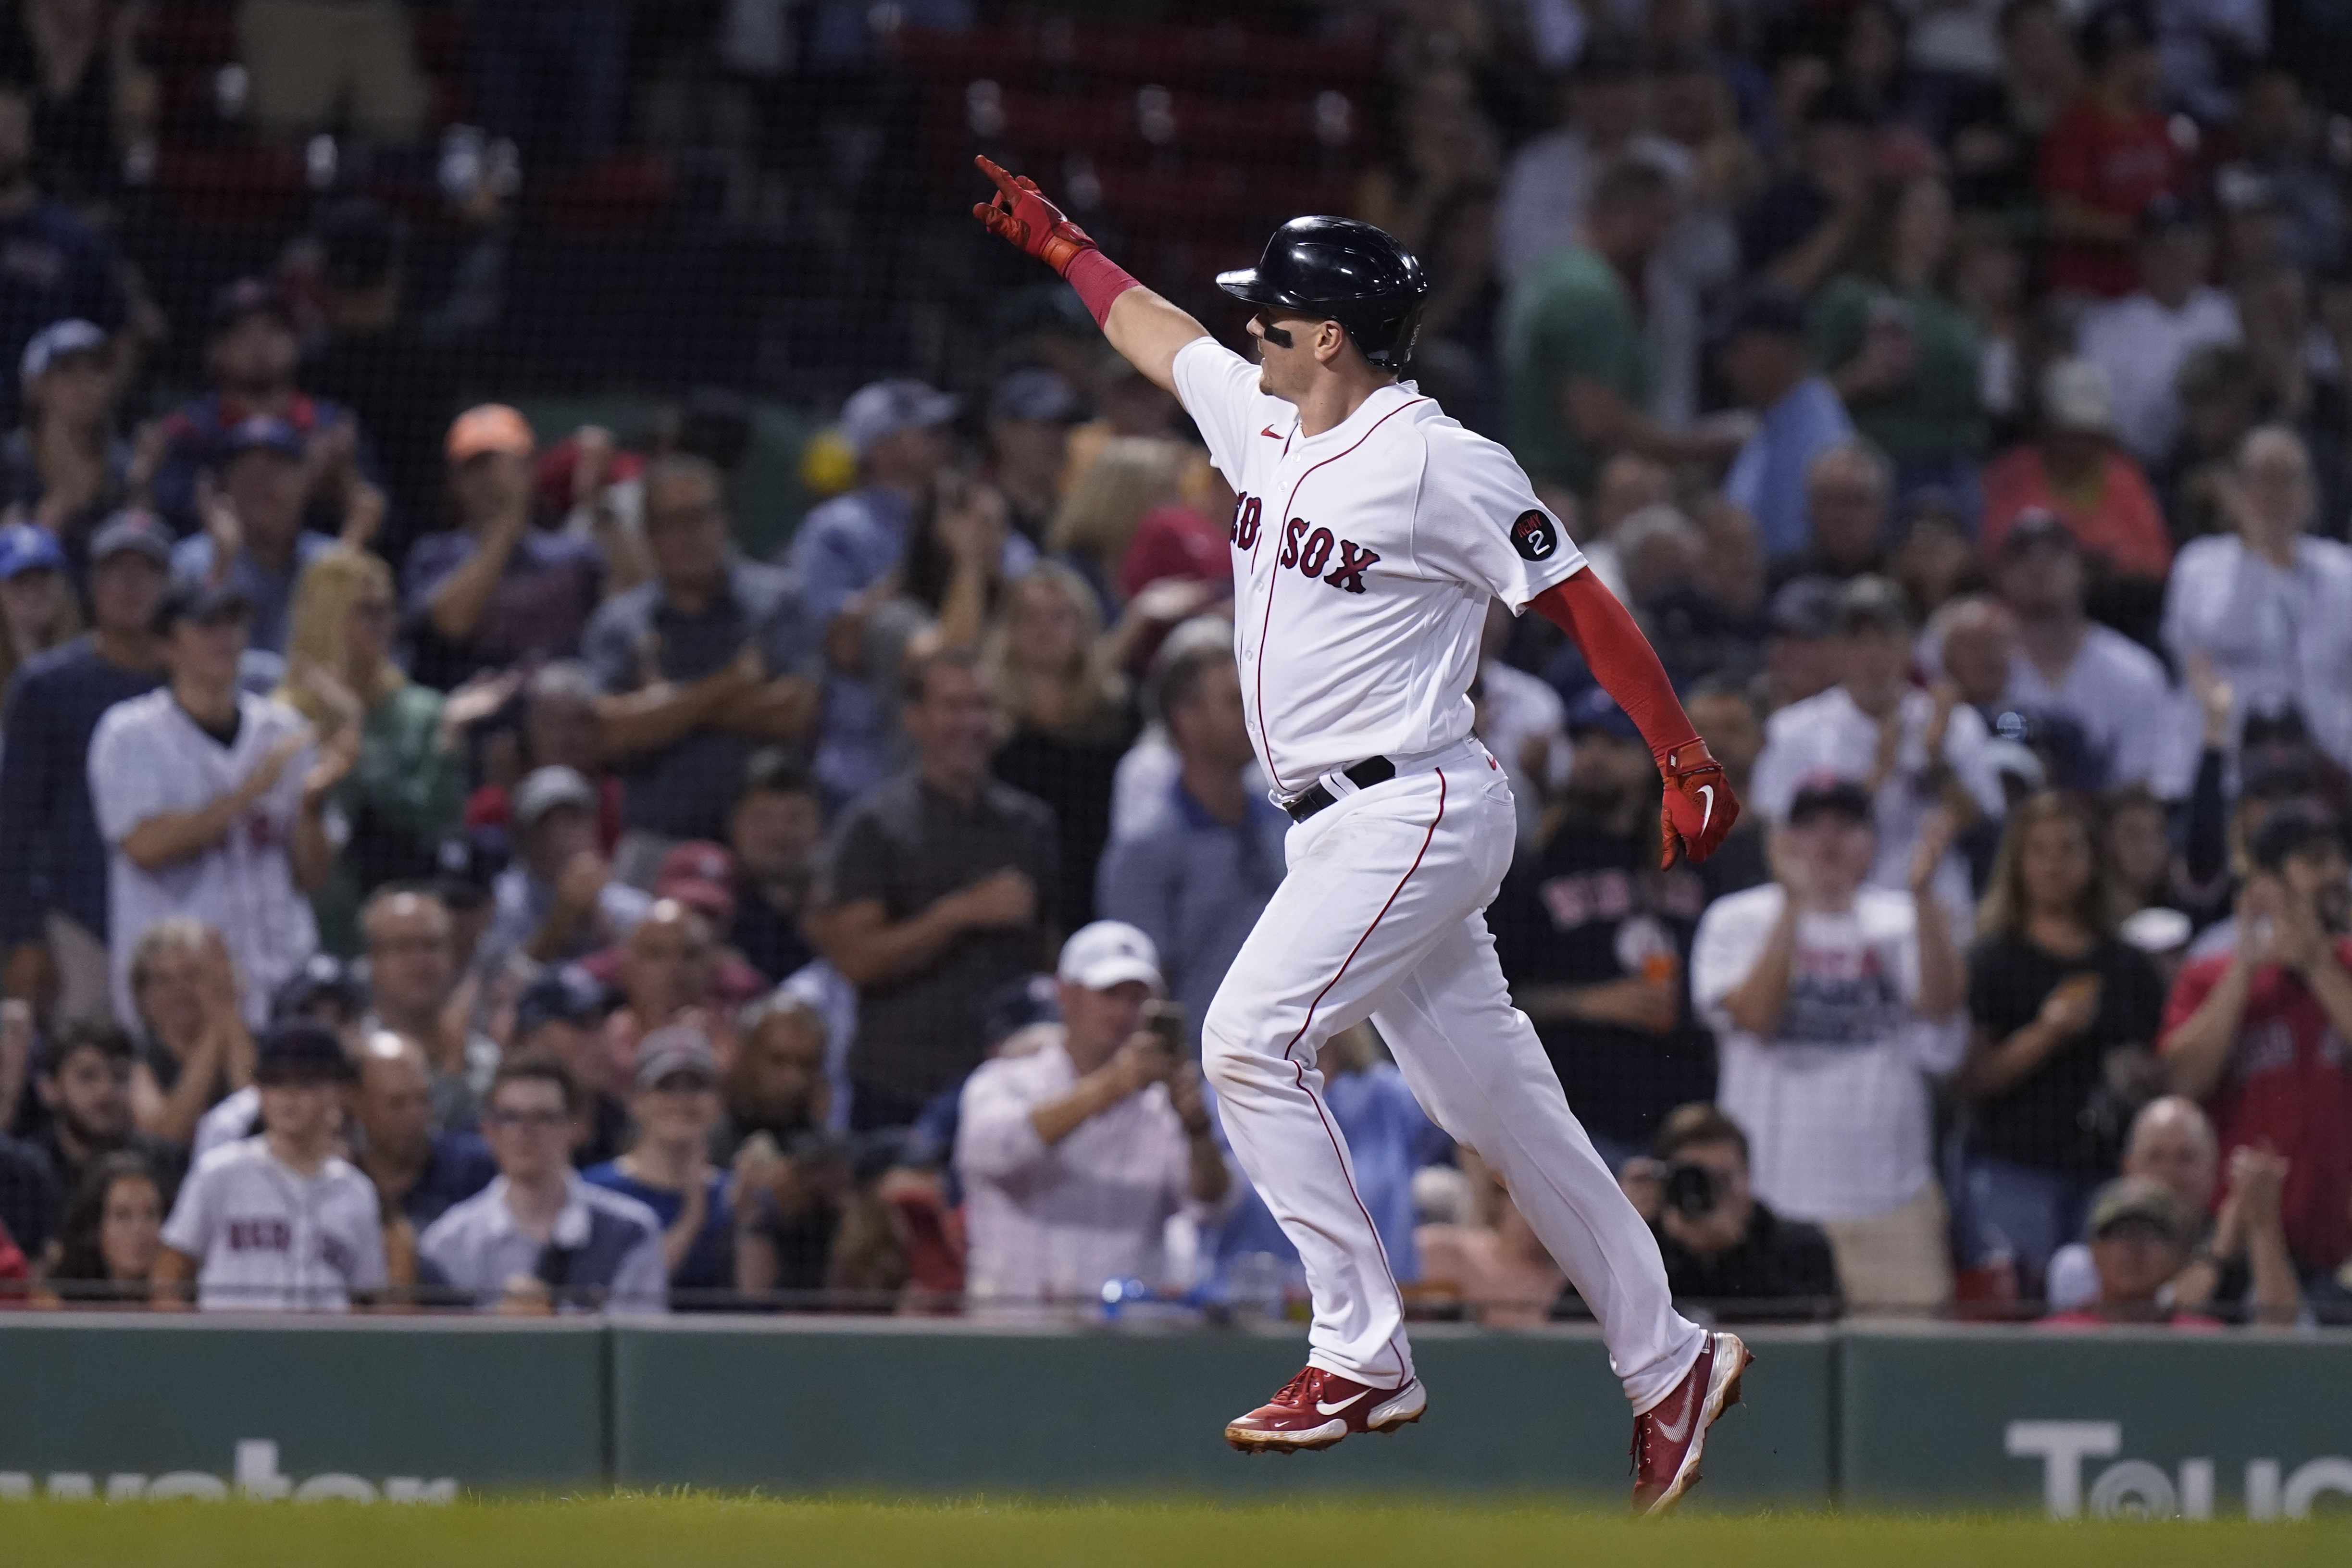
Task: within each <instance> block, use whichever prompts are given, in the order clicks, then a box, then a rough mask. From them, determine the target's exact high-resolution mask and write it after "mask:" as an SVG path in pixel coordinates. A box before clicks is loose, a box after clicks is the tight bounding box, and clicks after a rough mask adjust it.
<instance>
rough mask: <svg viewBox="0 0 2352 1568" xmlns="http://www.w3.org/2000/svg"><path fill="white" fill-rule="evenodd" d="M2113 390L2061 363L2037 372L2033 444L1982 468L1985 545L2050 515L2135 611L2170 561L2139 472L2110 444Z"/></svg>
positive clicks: (2078, 366) (2086, 367) (2099, 374)
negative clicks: (2032, 517) (2026, 517)
mask: <svg viewBox="0 0 2352 1568" xmlns="http://www.w3.org/2000/svg"><path fill="white" fill-rule="evenodd" d="M2115 432H2116V417H2115V393H2114V389H2113V387H2112V386H2111V385H2110V384H2109V383H2108V381H2107V373H2106V372H2105V371H2104V370H2101V369H2100V368H2099V367H2098V366H2097V365H2095V364H2093V363H2091V362H2090V361H2088V360H2084V359H2066V360H2060V361H2058V362H2057V363H2053V364H2052V365H2051V366H2050V367H2049V369H2047V370H2045V371H2044V372H2042V417H2041V422H2040V424H2039V425H2038V426H2036V428H2035V432H2034V437H2033V439H2032V441H2029V442H2025V443H2021V444H2020V445H2018V446H2015V447H2011V448H2010V449H2009V450H2008V451H2006V452H2003V453H2002V454H2001V455H2000V457H1998V458H1994V459H1993V460H1992V461H1991V462H1990V463H1989V464H1987V465H1986V466H1985V471H1984V489H1985V515H1984V528H1983V531H1982V539H1983V543H1984V547H1985V548H1986V549H1987V550H1989V551H1998V550H1999V549H2000V545H2001V541H2002V539H2003V538H2005V537H2006V536H2007V535H2008V533H2009V530H2010V525H2011V524H2012V523H2014V522H2015V521H2017V520H2018V518H2019V517H2020V516H2021V515H2022V514H2023V513H2025V512H2026V511H2028V510H2033V509H2036V508H2038V509H2040V510H2043V511H2048V512H2053V513H2055V514H2056V515H2057V517H2058V520H2059V521H2061V522H2063V523H2064V524H2065V525H2066V526H2067V528H2068V529H2070V530H2071V531H2073V532H2074V538H2075V540H2076V541H2077V542H2079V543H2080V544H2081V545H2082V547H2083V553H2084V556H2085V557H2086V558H2087V559H2088V560H2089V561H2090V562H2091V563H2093V568H2094V573H2095V580H2096V581H2099V582H2102V583H2104V584H2111V586H2110V587H2109V588H2108V590H2107V591H2108V595H2109V596H2110V597H2112V596H2114V595H2116V594H2117V593H2124V592H2128V593H2129V594H2130V595H2131V606H2132V608H2133V610H2134V611H2135V613H2136V614H2137V611H2138V610H2139V609H2140V607H2141V606H2140V605H2139V603H2138V601H2139V600H2140V599H2142V598H2146V597H2148V596H2150V595H2152V594H2153V593H2154V591H2155V589H2156V586H2157V585H2158V584H2161V583H2162V582H2163V580H2164V574H2165V573H2166V572H2167V571H2168V570H2169V569H2170V567H2171V565H2172V541H2171V537H2170V536H2169V534H2168V533H2167V531H2166V530H2165V526H2164V517H2163V514H2162V513H2161V512H2159V511H2158V510H2157V505H2156V495H2155V492H2154V491H2152V490H2150V489H2148V486H2147V475H2146V474H2144V473H2143V472H2142V471H2141V470H2140V466H2139V465H2138V464H2137V463H2135V462H2133V461H2132V459H2131V458H2130V457H2129V456H2128V455H2127V454H2126V453H2125V452H2124V451H2122V450H2121V449H2120V448H2118V447H2116V445H2115V439H2114V437H2115Z"/></svg>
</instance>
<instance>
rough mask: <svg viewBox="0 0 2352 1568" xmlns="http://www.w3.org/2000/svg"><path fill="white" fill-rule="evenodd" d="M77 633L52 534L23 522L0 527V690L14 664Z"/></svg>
mask: <svg viewBox="0 0 2352 1568" xmlns="http://www.w3.org/2000/svg"><path fill="white" fill-rule="evenodd" d="M80 630H81V615H80V612H79V610H78V609H77V608H76V606H75V605H74V595H73V585H72V584H69V583H68V582H67V581H66V552H65V551H64V550H63V549H61V548H60V547H59V546H58V540H57V535H55V534H53V533H51V532H50V531H48V530H47V529H46V528H37V527H35V526H34V525H33V524H31V523H29V522H12V523H8V524H5V525H0V691H5V690H6V689H7V686H8V682H9V680H10V679H11V678H13V677H14V676H15V675H16V668H17V667H18V666H19V665H24V664H29V663H31V662H32V661H33V660H34V659H36V658H39V657H40V656H41V655H43V654H45V653H47V652H48V651H49V650H50V649H51V648H53V647H58V646H60V645H61V644H64V643H67V642H69V641H71V640H72V639H73V637H74V636H75V634H77V633H79V631H80Z"/></svg>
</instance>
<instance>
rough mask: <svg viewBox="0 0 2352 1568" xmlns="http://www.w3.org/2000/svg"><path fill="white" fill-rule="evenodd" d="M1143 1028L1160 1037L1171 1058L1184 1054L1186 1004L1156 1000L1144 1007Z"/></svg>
mask: <svg viewBox="0 0 2352 1568" xmlns="http://www.w3.org/2000/svg"><path fill="white" fill-rule="evenodd" d="M1143 1026H1144V1027H1145V1028H1147V1029H1149V1030H1150V1031H1151V1032H1152V1033H1153V1034H1155V1035H1157V1036H1159V1037H1160V1044H1161V1045H1163V1046H1166V1047H1168V1053H1169V1055H1171V1056H1177V1057H1181V1056H1182V1055H1183V1054H1184V1004H1183V1003H1181V1002H1169V1001H1164V1000H1154V1001H1150V1002H1146V1003H1145V1004H1144V1005H1143Z"/></svg>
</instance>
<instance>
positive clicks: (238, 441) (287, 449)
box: [221, 414, 309, 462]
mask: <svg viewBox="0 0 2352 1568" xmlns="http://www.w3.org/2000/svg"><path fill="white" fill-rule="evenodd" d="M221 446H222V450H223V451H224V452H226V454H227V455H228V456H229V457H232V458H234V457H236V455H237V454H238V453H240V452H252V451H270V452H276V453H278V454H279V455H280V456H282V457H288V458H294V459H295V460H297V461H298V462H299V460H300V459H301V458H303V457H304V455H305V454H306V453H307V452H308V451H309V447H307V446H306V445H305V444H304V442H303V440H302V432H300V431H299V430H297V429H295V428H294V426H292V425H290V424H289V423H287V422H286V421H285V420H283V419H280V418H278V416H276V415H274V414H257V415H255V416H253V417H252V418H250V419H246V420H241V421H239V422H238V423H237V424H236V425H233V426H230V427H229V432H228V435H227V436H226V437H225V438H224V439H223V441H222V443H221Z"/></svg>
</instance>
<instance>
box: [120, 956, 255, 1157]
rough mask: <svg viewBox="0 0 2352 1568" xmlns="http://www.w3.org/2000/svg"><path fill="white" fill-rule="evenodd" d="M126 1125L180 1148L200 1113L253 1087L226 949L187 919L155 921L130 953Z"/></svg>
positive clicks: (249, 1039) (249, 1037)
mask: <svg viewBox="0 0 2352 1568" xmlns="http://www.w3.org/2000/svg"><path fill="white" fill-rule="evenodd" d="M131 1003H132V1006H131V1010H130V1012H129V1013H128V1014H127V1016H130V1017H131V1018H132V1019H134V1020H135V1023H136V1031H137V1032H136V1035H135V1046H136V1049H137V1052H138V1055H137V1057H136V1058H135V1059H134V1060H133V1061H132V1062H131V1120H132V1121H134V1122H136V1123H137V1124H138V1127H139V1130H140V1131H142V1132H144V1133H147V1134H148V1135H149V1136H151V1137H155V1138H160V1139H162V1140H163V1141H164V1142H168V1143H178V1144H185V1143H187V1142H190V1141H191V1140H193V1139H194V1136H195V1131H196V1123H197V1121H198V1120H199V1119H200V1118H202V1117H203V1116H204V1114H205V1112H206V1111H207V1110H211V1109H212V1108H213V1107H214V1106H215V1105H217V1104H219V1103H220V1102H221V1101H222V1100H225V1099H226V1098H227V1097H228V1096H229V1095H231V1094H233V1093H235V1092H236V1091H238V1090H240V1089H246V1088H247V1087H249V1086H250V1085H251V1084H252V1082H253V1034H252V1031H251V1029H250V1028H249V1026H247V1021H246V1019H247V1014H246V1010H245V1005H244V1002H243V999H242V996H241V994H240V988H239V985H238V982H237V974H236V964H235V963H234V961H233V960H231V958H230V957H229V952H228V944H227V943H226V942H224V941H223V940H222V938H221V933H220V932H219V931H215V930H214V929H213V928H212V927H210V926H208V925H206V924H205V922H204V921H200V920H197V919H195V918H194V917H193V916H188V915H174V916H171V917H168V918H166V919H163V920H160V921H156V922H155V923H154V924H152V925H151V926H149V927H148V928H147V929H146V931H144V932H143V933H142V935H141V936H140V938H139V940H138V942H136V943H134V944H133V945H132V947H131Z"/></svg>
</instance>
